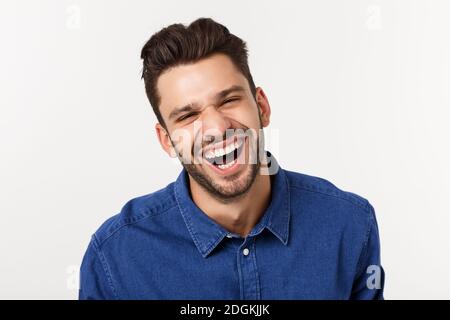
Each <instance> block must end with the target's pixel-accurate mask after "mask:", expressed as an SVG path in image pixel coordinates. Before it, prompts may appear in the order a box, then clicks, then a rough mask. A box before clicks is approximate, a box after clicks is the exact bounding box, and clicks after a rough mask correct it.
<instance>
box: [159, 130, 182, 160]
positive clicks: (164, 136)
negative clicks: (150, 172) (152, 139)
mask: <svg viewBox="0 0 450 320" xmlns="http://www.w3.org/2000/svg"><path fill="white" fill-rule="evenodd" d="M155 130H156V135H157V136H158V140H159V143H160V144H161V147H162V148H163V149H164V151H165V152H166V153H167V154H168V155H169V157H171V158H175V157H176V156H177V153H176V152H175V149H174V147H173V145H172V141H171V140H170V136H169V134H168V133H167V130H166V129H165V128H164V127H163V126H162V125H161V124H160V123H159V122H157V123H156V125H155Z"/></svg>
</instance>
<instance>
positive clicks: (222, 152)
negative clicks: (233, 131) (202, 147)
mask: <svg viewBox="0 0 450 320" xmlns="http://www.w3.org/2000/svg"><path fill="white" fill-rule="evenodd" d="M242 143H243V140H242V139H238V141H235V142H234V143H229V144H228V145H227V146H226V147H225V148H217V149H215V150H208V151H206V153H205V158H206V159H212V158H214V157H221V156H223V155H225V154H227V153H230V152H231V151H234V150H236V149H237V148H239V147H240V146H241V145H242Z"/></svg>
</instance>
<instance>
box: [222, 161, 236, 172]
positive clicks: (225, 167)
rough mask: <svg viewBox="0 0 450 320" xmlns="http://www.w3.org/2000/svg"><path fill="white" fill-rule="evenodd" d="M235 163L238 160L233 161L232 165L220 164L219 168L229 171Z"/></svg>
mask: <svg viewBox="0 0 450 320" xmlns="http://www.w3.org/2000/svg"><path fill="white" fill-rule="evenodd" d="M235 163H236V160H233V161H231V162H230V163H227V164H219V165H218V167H219V169H222V170H224V169H228V168H229V167H231V166H232V165H233V164H235Z"/></svg>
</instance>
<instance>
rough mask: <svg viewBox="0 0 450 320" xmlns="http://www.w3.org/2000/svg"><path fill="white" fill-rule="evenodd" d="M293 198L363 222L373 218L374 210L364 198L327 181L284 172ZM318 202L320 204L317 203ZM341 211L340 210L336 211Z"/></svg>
mask: <svg viewBox="0 0 450 320" xmlns="http://www.w3.org/2000/svg"><path fill="white" fill-rule="evenodd" d="M284 171H285V173H286V177H287V181H288V186H289V188H290V191H291V194H292V195H293V196H294V197H300V198H302V199H305V198H307V199H308V200H309V201H310V203H312V204H313V205H320V206H321V207H324V208H325V207H327V208H334V209H336V210H334V211H336V212H339V213H342V212H347V213H349V212H351V213H352V214H357V215H360V216H361V218H363V219H364V220H367V219H372V218H374V208H373V207H372V205H371V203H370V202H369V201H368V200H367V199H366V198H364V197H362V196H360V195H358V194H356V193H353V192H350V191H346V190H342V189H341V188H339V187H337V186H336V185H335V184H333V183H332V182H330V181H329V180H327V179H324V178H321V177H316V176H312V175H307V174H304V173H299V172H293V171H288V170H284ZM319 201H320V203H318V202H319ZM337 209H342V210H337Z"/></svg>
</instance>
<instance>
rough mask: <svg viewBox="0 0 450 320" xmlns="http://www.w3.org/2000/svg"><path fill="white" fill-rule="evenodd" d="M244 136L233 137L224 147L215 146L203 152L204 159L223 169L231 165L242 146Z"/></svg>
mask: <svg viewBox="0 0 450 320" xmlns="http://www.w3.org/2000/svg"><path fill="white" fill-rule="evenodd" d="M244 142H245V139H244V138H238V139H236V138H235V139H234V141H233V142H231V143H228V144H227V146H226V147H224V148H216V149H214V150H208V151H206V152H205V159H206V161H208V162H209V163H210V164H212V165H214V166H215V167H217V168H219V169H221V170H225V169H228V168H230V167H231V166H233V165H234V164H235V163H236V162H237V159H238V158H239V155H240V154H241V152H242V149H243V148H244V147H243V146H244Z"/></svg>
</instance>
